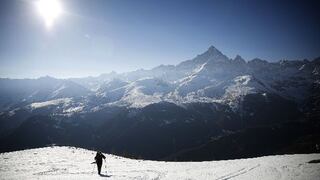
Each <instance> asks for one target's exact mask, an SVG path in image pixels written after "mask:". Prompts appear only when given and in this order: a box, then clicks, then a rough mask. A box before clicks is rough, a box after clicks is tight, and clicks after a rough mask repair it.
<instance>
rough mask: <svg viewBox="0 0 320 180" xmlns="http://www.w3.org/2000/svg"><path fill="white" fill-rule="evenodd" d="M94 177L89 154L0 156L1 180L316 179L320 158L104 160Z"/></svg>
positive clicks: (61, 151)
mask: <svg viewBox="0 0 320 180" xmlns="http://www.w3.org/2000/svg"><path fill="white" fill-rule="evenodd" d="M105 155H106V157H107V166H105V164H104V165H103V167H102V176H99V175H98V174H97V170H96V167H95V164H91V162H93V158H94V156H95V152H94V151H90V150H85V149H81V148H74V147H46V148H38V149H30V150H23V151H16V152H10V153H2V154H0V179H77V180H78V179H123V180H128V179H168V180H173V179H181V180H182V179H188V180H191V179H195V180H199V179H208V180H227V179H260V180H263V179H270V180H271V179H277V180H278V179H301V180H308V179H310V180H313V179H314V180H317V179H320V163H312V164H311V163H308V162H309V161H311V160H318V159H320V154H299V155H298V154H297V155H279V156H266V157H259V158H252V159H238V160H227V161H207V162H161V161H147V160H133V159H127V158H122V157H118V156H113V155H108V154H105Z"/></svg>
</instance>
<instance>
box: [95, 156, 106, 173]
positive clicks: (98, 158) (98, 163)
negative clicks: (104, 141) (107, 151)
mask: <svg viewBox="0 0 320 180" xmlns="http://www.w3.org/2000/svg"><path fill="white" fill-rule="evenodd" d="M102 158H103V159H104V160H105V159H106V157H105V156H104V155H103V154H102V153H101V152H100V151H97V154H96V157H94V160H95V161H96V163H97V167H98V174H99V175H100V174H101V173H100V172H101V167H102Z"/></svg>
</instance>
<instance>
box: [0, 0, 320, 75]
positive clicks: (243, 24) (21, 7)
mask: <svg viewBox="0 0 320 180" xmlns="http://www.w3.org/2000/svg"><path fill="white" fill-rule="evenodd" d="M38 1H39V0H1V1H0V77H3V78H37V77H41V76H46V75H49V76H53V77H57V78H69V77H86V76H97V75H99V74H101V73H108V72H111V71H116V72H120V73H121V72H127V71H132V70H137V69H141V68H143V69H150V68H153V67H155V66H158V65H161V64H172V65H176V64H178V63H180V62H182V61H184V60H188V59H192V58H194V57H195V56H196V55H198V54H201V53H203V52H204V51H206V50H207V49H208V47H209V46H211V45H213V46H215V47H216V48H217V49H219V50H220V51H221V52H223V53H224V54H225V55H227V56H228V57H230V58H234V57H235V56H236V55H237V54H239V55H241V56H242V57H243V58H244V59H246V60H250V59H253V58H256V57H258V58H261V59H265V60H267V61H271V62H274V61H278V60H280V59H289V60H293V59H305V58H307V59H310V60H312V59H314V58H316V57H319V56H320V22H319V21H320V20H319V19H320V18H319V17H320V11H319V9H320V5H319V4H317V3H316V1H295V0H276V1H272V0H265V1H263V0H251V1H250V0H216V1H215V0H210V1H206V0H60V4H61V7H62V13H61V14H60V15H59V17H58V18H56V19H55V21H54V23H53V24H52V26H51V27H50V28H48V26H46V24H45V22H44V19H43V17H42V16H41V15H40V14H39V10H38V9H37V6H36V4H37V2H38Z"/></svg>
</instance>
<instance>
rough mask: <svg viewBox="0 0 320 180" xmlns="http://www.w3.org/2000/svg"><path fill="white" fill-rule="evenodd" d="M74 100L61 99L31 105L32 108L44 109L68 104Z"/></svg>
mask: <svg viewBox="0 0 320 180" xmlns="http://www.w3.org/2000/svg"><path fill="white" fill-rule="evenodd" d="M71 100H72V98H59V99H54V100H50V101H44V102H35V103H32V104H30V106H31V108H33V109H37V108H42V107H46V106H53V105H59V104H68V103H70V102H71Z"/></svg>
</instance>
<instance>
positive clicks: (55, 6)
mask: <svg viewBox="0 0 320 180" xmlns="http://www.w3.org/2000/svg"><path fill="white" fill-rule="evenodd" d="M36 6H37V9H38V12H39V14H40V16H41V17H42V18H43V19H44V22H45V25H46V27H47V28H51V27H52V26H53V24H54V21H55V20H56V19H57V18H58V17H59V16H60V15H61V13H62V6H61V3H60V1H59V0H38V1H37V2H36Z"/></svg>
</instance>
